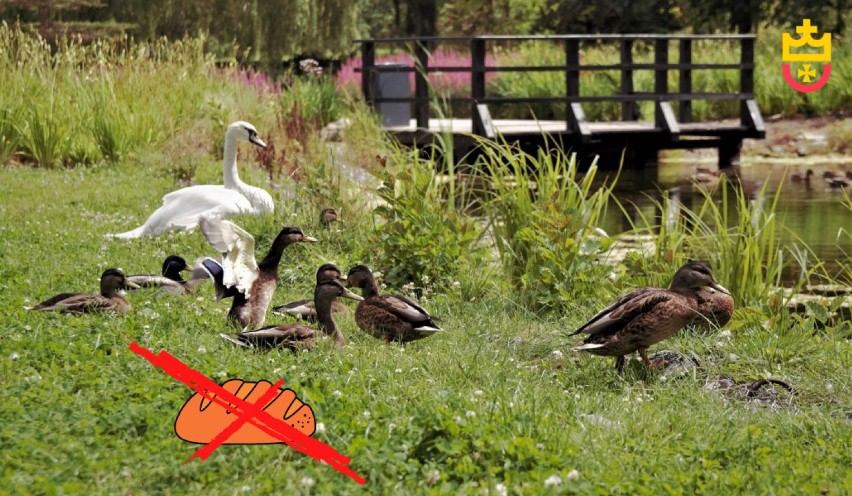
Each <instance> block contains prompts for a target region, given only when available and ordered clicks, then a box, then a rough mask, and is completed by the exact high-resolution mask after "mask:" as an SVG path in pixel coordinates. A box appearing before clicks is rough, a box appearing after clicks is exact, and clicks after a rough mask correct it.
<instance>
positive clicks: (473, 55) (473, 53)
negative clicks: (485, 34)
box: [470, 37, 486, 136]
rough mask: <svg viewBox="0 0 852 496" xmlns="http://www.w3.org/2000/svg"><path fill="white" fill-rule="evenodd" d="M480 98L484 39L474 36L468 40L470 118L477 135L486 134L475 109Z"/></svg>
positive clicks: (483, 70)
mask: <svg viewBox="0 0 852 496" xmlns="http://www.w3.org/2000/svg"><path fill="white" fill-rule="evenodd" d="M482 98H485V40H483V39H481V38H476V37H474V38H472V39H471V40H470V100H471V101H470V120H471V122H472V123H473V134H477V135H479V136H485V135H486V129H484V126H483V123H482V119H480V118H479V117H480V116H479V112H478V109H477V105H478V104H479V101H480V99H482Z"/></svg>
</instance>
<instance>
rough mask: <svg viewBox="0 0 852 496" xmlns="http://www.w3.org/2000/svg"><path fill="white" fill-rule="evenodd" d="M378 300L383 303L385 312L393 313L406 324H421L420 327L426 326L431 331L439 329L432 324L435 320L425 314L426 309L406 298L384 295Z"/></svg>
mask: <svg viewBox="0 0 852 496" xmlns="http://www.w3.org/2000/svg"><path fill="white" fill-rule="evenodd" d="M379 298H381V301H382V302H383V303H384V305H383V306H384V307H385V309H386V310H387V311H389V312H391V313H393V314H394V315H396V316H397V317H399V318H401V319H403V320H405V321H406V322H410V323H412V324H415V325H418V324H422V326H428V327H431V328H433V329H440V327H438V325H437V324H435V322H433V320H435V319H434V317H432V316H431V315H429V312H427V311H426V309H424V308H423V307H421V306H420V305H418V304H417V303H414V302H413V301H411V300H409V299H408V298H406V297H404V296H396V295H385V296H380V297H379Z"/></svg>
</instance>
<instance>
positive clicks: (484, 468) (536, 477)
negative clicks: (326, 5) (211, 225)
mask: <svg viewBox="0 0 852 496" xmlns="http://www.w3.org/2000/svg"><path fill="white" fill-rule="evenodd" d="M242 151H243V153H245V149H243V150H242ZM247 162H248V160H243V163H244V164H245V163H247ZM150 163H156V161H155V160H153V159H151V160H150V161H142V162H140V163H136V164H133V165H130V164H119V165H117V166H115V167H111V168H89V169H74V170H62V169H57V170H46V169H30V168H20V167H13V168H5V169H2V170H0V185H2V186H0V199H2V202H0V214H2V216H3V218H4V219H5V220H6V222H4V225H3V227H2V230H0V253H2V259H3V263H2V266H0V267H2V269H0V281H2V287H1V288H2V291H3V294H4V298H3V300H2V310H3V314H4V315H5V316H6V317H5V318H4V319H3V323H2V338H0V349H2V353H0V382H2V389H0V390H2V393H0V399H2V401H3V404H4V408H3V410H2V413H0V420H2V425H3V428H2V435H0V446H2V447H3V449H2V455H0V459H2V461H3V463H2V466H3V471H2V473H0V488H2V489H0V492H9V493H14V494H42V493H75V492H84V493H92V492H94V493H101V494H116V493H130V492H132V493H134V494H153V493H166V494H183V493H190V492H201V491H204V492H207V493H210V494H235V493H239V492H241V491H242V490H243V488H244V487H248V488H250V489H251V493H253V494H271V493H273V492H275V491H279V492H280V491H281V490H282V488H286V489H288V490H289V491H291V492H294V493H297V494H309V493H310V494H314V493H318V494H330V493H334V494H338V493H342V494H350V493H352V494H354V493H363V492H364V491H367V492H369V493H370V494H399V493H409V494H410V493H434V494H439V493H463V494H482V493H483V488H490V490H491V491H492V493H494V491H495V490H496V489H497V485H498V484H503V485H504V487H506V488H507V489H508V492H509V494H542V493H545V494H549V493H559V494H574V493H577V494H659V493H661V492H667V493H684V494H694V493H699V492H703V493H707V494H722V493H737V492H748V493H753V494H764V493H768V492H772V493H774V494H804V493H816V492H819V491H821V490H823V489H828V490H829V491H830V494H841V493H842V492H843V490H844V489H843V488H844V487H849V485H850V483H852V480H850V474H849V471H848V466H849V465H850V463H852V456H850V453H852V427H850V423H849V422H850V421H849V418H850V414H852V402H850V388H852V380H851V379H850V376H849V374H847V373H845V372H844V371H847V370H849V367H850V366H852V356H850V345H849V342H848V337H849V334H848V327H847V331H845V332H846V334H843V332H842V328H834V329H831V328H830V329H828V330H814V329H813V327H812V323H811V324H808V322H802V321H799V320H796V319H790V318H785V319H767V318H766V317H764V314H763V313H761V312H760V310H759V309H745V310H743V311H741V312H740V313H738V315H739V317H738V322H740V324H739V325H738V327H736V328H735V329H734V330H733V332H732V335H731V336H730V338H728V339H726V338H719V337H718V336H698V335H692V334H688V333H687V334H684V335H681V336H679V337H677V338H675V339H672V340H669V341H668V342H666V343H665V344H663V345H661V346H658V347H655V349H661V348H667V349H675V350H679V351H682V352H694V353H696V354H697V355H698V356H699V357H700V358H701V360H702V362H703V364H704V368H703V369H702V370H701V371H699V372H697V373H695V374H694V375H691V376H687V377H684V378H681V379H676V380H674V379H669V380H662V379H661V378H660V377H659V376H658V375H654V374H652V375H649V376H646V374H645V372H644V370H643V368H642V367H641V366H640V365H639V364H638V363H635V362H634V363H630V364H629V366H628V367H627V370H626V371H625V374H624V376H622V377H619V376H617V375H616V374H615V373H614V370H613V369H612V363H611V361H609V360H605V359H602V358H599V357H592V356H588V355H576V354H572V353H570V352H568V351H567V347H568V346H569V345H571V344H574V343H576V342H577V341H578V340H576V339H574V338H571V339H568V338H566V336H565V334H566V332H567V331H570V330H572V329H574V328H576V327H577V326H578V325H579V324H580V323H582V322H583V321H584V320H585V319H587V318H588V317H590V316H591V314H592V313H593V312H594V311H595V308H596V307H600V306H601V305H603V304H605V303H606V301H607V300H608V299H609V297H610V296H609V290H607V289H606V288H605V287H600V289H599V291H598V297H597V299H596V301H595V305H594V306H590V305H585V304H580V303H577V302H573V303H572V302H567V310H566V311H565V312H564V313H562V314H559V315H556V314H546V315H545V316H544V317H542V318H532V317H530V315H529V314H527V313H525V312H519V311H517V309H516V308H515V307H514V306H513V305H511V304H509V303H508V301H510V300H511V299H512V296H511V294H507V293H505V292H504V291H503V290H501V289H499V287H497V286H491V287H489V288H486V291H483V292H481V293H480V295H479V296H478V297H476V298H474V299H473V301H470V300H471V298H469V297H467V296H463V292H462V291H461V290H460V289H453V288H450V289H448V290H447V291H446V292H440V293H438V294H436V295H432V296H431V297H430V299H429V300H428V301H426V302H424V305H425V306H427V307H428V308H429V309H430V310H432V311H433V312H434V313H436V314H438V315H440V316H441V317H443V319H444V320H443V324H444V327H445V328H446V330H447V332H446V333H444V334H442V335H438V336H435V337H432V338H429V339H426V340H423V341H419V342H416V343H412V344H410V345H409V346H406V347H405V348H402V347H399V346H395V345H391V346H388V345H384V344H381V343H380V342H378V341H376V340H375V339H373V338H371V337H369V336H366V335H365V334H363V333H361V332H360V331H358V330H357V328H356V327H355V325H354V322H353V321H352V319H351V316H350V317H347V318H340V319H338V320H339V324H340V326H341V327H342V329H343V331H344V333H345V334H346V336H347V341H348V345H347V346H346V348H345V349H344V350H342V351H334V350H333V349H331V348H330V347H326V346H321V347H320V348H318V349H316V350H314V351H311V352H302V353H298V354H293V353H289V352H285V351H271V352H266V353H262V352H260V353H259V352H252V351H245V350H242V349H236V348H235V347H232V346H231V345H229V343H226V342H225V341H223V340H221V339H220V338H218V337H217V334H218V333H219V332H229V331H230V330H231V328H230V327H229V326H228V325H227V324H226V323H225V313H226V311H227V303H224V302H219V303H217V302H216V301H215V300H214V299H213V298H212V289H211V288H210V287H209V286H206V287H202V288H201V290H200V292H199V294H198V295H197V296H191V297H186V298H179V297H172V296H170V295H165V294H159V293H157V292H150V291H148V292H145V291H140V292H133V293H131V294H130V295H129V299H130V300H131V302H132V303H133V305H134V307H135V311H134V312H133V313H131V314H129V315H127V316H124V317H103V316H82V317H63V316H60V315H55V314H41V313H27V312H25V311H23V310H22V306H23V305H25V304H28V303H30V304H31V303H34V302H36V301H37V300H39V299H40V298H45V297H47V296H50V295H52V294H54V293H56V292H59V291H68V290H94V288H95V287H96V286H97V277H98V276H99V274H100V272H101V271H102V270H104V269H105V268H107V267H111V266H120V267H123V268H124V269H125V270H126V271H127V272H128V273H130V272H134V273H142V272H156V271H157V270H158V269H159V266H160V264H161V261H162V258H164V257H165V255H167V254H170V253H178V254H181V255H183V256H185V257H188V258H192V257H196V256H201V255H212V254H213V253H212V250H211V249H210V247H209V246H207V244H206V242H205V241H204V239H203V238H202V236H201V235H200V234H199V233H190V234H184V235H180V234H172V235H166V236H162V237H159V238H154V239H143V240H134V241H130V242H117V241H105V240H103V238H102V234H103V233H106V232H116V231H118V230H121V229H125V228H129V227H133V226H135V225H137V223H139V222H140V221H142V220H144V218H145V216H146V215H147V214H148V213H149V212H150V211H151V210H152V209H153V208H154V207H156V206H157V205H158V204H159V198H160V196H161V195H162V194H164V193H166V192H168V191H170V190H172V189H173V188H174V187H175V183H174V182H173V179H172V177H171V176H170V175H169V174H168V173H167V172H163V171H162V170H161V167H160V166H157V165H149V164H150ZM218 168H219V164H218V163H217V162H216V161H214V160H206V161H203V162H202V163H201V164H200V165H199V168H198V171H197V178H198V180H199V182H208V181H209V182H214V181H216V178H217V175H218V174H219V172H218ZM244 171H246V173H245V174H244V176H245V177H246V180H247V181H248V182H250V183H252V184H262V183H263V178H264V174H263V173H262V172H260V171H258V170H252V169H247V168H244ZM71 184H73V185H75V186H74V187H73V188H70V187H69V185H71ZM60 190H61V191H63V194H62V195H56V192H57V191H60ZM276 195H277V197H278V200H279V203H278V208H277V210H276V213H275V215H274V216H269V217H264V218H253V217H252V218H244V219H238V222H239V223H240V224H241V225H243V226H244V227H246V229H248V230H249V231H250V232H252V233H255V236H256V238H257V243H258V247H259V250H260V251H263V250H265V249H266V248H267V247H268V246H269V243H270V242H271V239H272V237H273V236H274V234H275V232H276V231H277V229H279V228H280V226H281V225H285V224H296V225H300V226H301V227H302V228H303V229H304V230H305V231H306V232H308V233H310V234H312V235H314V236H317V237H319V239H320V243H318V244H317V245H315V246H310V247H303V246H298V247H295V248H291V249H289V250H288V251H287V252H285V257H284V260H283V265H282V268H283V270H282V285H281V287H280V288H279V291H278V293H277V294H276V298H275V301H276V302H284V301H288V300H289V299H291V298H295V297H301V296H303V295H306V294H309V293H310V287H311V280H312V278H313V270H314V268H315V267H316V266H318V265H319V264H320V263H321V262H325V261H336V262H337V263H339V264H340V265H341V266H342V267H343V268H344V269H347V268H348V267H349V266H351V265H352V264H353V263H356V262H361V261H363V262H366V263H368V264H373V265H376V264H380V263H381V260H382V259H383V258H384V257H385V256H386V255H385V254H383V253H381V252H376V251H375V250H371V247H370V246H362V245H363V241H362V240H363V239H364V238H363V234H364V233H365V231H369V229H371V228H370V227H369V226H370V223H369V221H365V220H364V218H363V217H359V216H358V215H355V211H354V210H350V212H351V213H350V214H349V215H348V216H349V220H351V221H352V222H344V223H341V224H340V229H341V231H340V232H326V231H323V230H321V229H319V226H318V225H317V221H316V217H317V214H318V210H314V209H313V207H312V206H310V205H309V204H305V203H302V202H298V201H296V202H294V201H292V200H282V199H281V195H280V193H276ZM353 209H354V207H353ZM356 257H357V258H356ZM460 277H461V278H462V279H463V280H465V281H467V279H471V278H474V277H475V274H470V275H464V274H463V275H461V276H460ZM587 284H591V283H587ZM607 285H608V284H604V285H603V286H607ZM199 297H200V299H198V298H199ZM270 320H271V321H278V320H281V319H276V318H271V319H270ZM131 341H137V342H139V344H141V345H142V346H145V347H147V348H149V349H152V350H154V351H155V352H157V351H160V350H162V349H165V350H167V351H169V352H170V353H172V354H173V355H175V356H177V357H178V358H180V359H181V360H183V361H184V362H186V363H187V364H188V365H189V366H191V367H193V368H195V369H197V370H199V371H201V372H203V373H204V374H206V375H208V376H212V377H213V378H214V379H216V380H218V381H224V380H226V379H228V378H233V377H238V378H241V379H245V380H259V379H267V380H275V379H276V378H278V377H281V378H283V379H284V380H285V382H286V384H287V386H289V387H292V388H293V389H294V390H295V391H296V392H297V393H298V395H299V396H300V398H301V399H303V400H304V401H306V402H307V403H308V404H310V405H311V406H312V407H313V409H314V411H315V413H316V417H317V421H318V422H322V423H323V424H324V425H325V432H324V433H322V434H318V435H317V438H318V439H320V440H322V441H323V442H326V443H329V444H330V445H332V446H333V447H335V448H336V449H338V450H340V451H341V452H343V453H344V454H346V455H347V456H350V457H352V467H353V469H354V470H356V471H357V472H358V473H359V474H361V475H362V476H365V477H366V478H367V481H368V482H367V486H366V487H365V488H361V487H358V486H357V485H356V484H355V483H354V482H352V481H351V480H349V479H348V478H346V477H344V476H342V475H340V474H338V473H337V472H335V471H333V470H332V469H330V468H329V467H327V466H323V465H320V464H318V463H316V462H315V461H313V460H312V459H309V458H307V457H305V456H302V455H300V454H297V453H295V452H294V451H292V450H289V449H288V448H285V447H283V446H281V445H277V446H224V447H221V448H219V449H218V450H217V451H216V453H215V454H214V455H213V456H212V457H211V458H210V459H209V460H207V461H204V462H201V461H193V462H191V463H189V464H186V465H184V464H182V461H183V460H184V459H186V458H187V457H188V456H189V455H190V454H191V453H192V452H193V451H194V450H195V449H196V446H194V445H190V444H187V443H184V442H183V441H180V440H179V439H178V438H177V437H176V436H175V435H174V432H173V425H174V418H175V416H176V415H177V412H178V410H179V409H180V407H181V406H182V405H183V403H184V402H185V401H186V399H187V398H188V397H189V396H190V392H189V390H188V389H187V388H186V387H184V386H182V385H180V384H178V383H177V382H176V381H174V380H172V379H171V378H169V377H168V376H166V375H165V374H164V373H162V372H161V371H159V370H155V369H154V368H153V367H152V366H150V365H149V364H148V363H147V362H145V361H144V360H142V359H141V358H139V357H138V356H136V355H135V354H133V353H131V352H130V351H129V350H128V348H127V347H128V345H129V344H130V342H131ZM554 351H561V352H562V353H563V357H562V358H560V357H558V356H557V355H555V354H554ZM734 355H736V356H737V357H738V358H737V359H736V360H733V361H732V357H733V356H734ZM13 356H14V357H16V359H14V360H13V359H12V357H13ZM723 375H731V376H733V377H735V378H736V379H738V380H741V381H744V380H747V379H756V378H759V377H763V376H765V375H771V376H773V377H778V378H783V379H785V380H788V381H790V382H791V383H792V384H794V385H795V386H796V387H797V388H798V389H799V391H800V395H799V397H798V398H796V399H794V400H793V402H792V404H785V403H782V404H780V405H778V406H776V407H770V406H765V405H763V404H760V403H758V402H754V401H747V400H745V399H744V398H743V397H741V396H731V397H727V396H718V395H715V394H713V393H709V392H707V391H705V381H707V380H712V379H714V378H718V377H720V376H723ZM338 391H339V394H338V393H337V392H338ZM815 464H818V466H819V470H814V465H815ZM573 470H576V471H577V473H578V474H579V477H578V478H577V480H571V478H570V477H569V474H570V473H571V472H572V471H573ZM553 475H557V476H558V477H560V478H561V480H562V483H561V485H558V486H546V485H545V481H546V480H548V478H550V477H552V476H553ZM306 478H310V479H311V480H313V481H314V484H315V485H314V486H312V487H307V486H305V485H304V484H303V482H302V481H303V480H307V479H306Z"/></svg>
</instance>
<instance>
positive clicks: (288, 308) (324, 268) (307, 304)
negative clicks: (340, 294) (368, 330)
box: [272, 264, 349, 320]
mask: <svg viewBox="0 0 852 496" xmlns="http://www.w3.org/2000/svg"><path fill="white" fill-rule="evenodd" d="M323 279H336V280H338V281H341V282H346V278H345V277H343V273H342V272H340V269H338V268H337V267H336V266H335V265H334V264H322V265H320V268H319V269H317V284H319V282H320V281H322V280H323ZM331 312H332V313H337V314H345V313H348V312H349V309H348V308H346V305H344V304H343V303H340V302H339V301H337V300H334V301H332V302H331ZM272 313H274V314H276V315H289V316H293V317H301V318H302V320H317V311H316V306H315V304H314V300H296V301H291V302H290V303H285V304H283V305H279V306H277V307H272Z"/></svg>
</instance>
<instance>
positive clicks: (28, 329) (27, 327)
mask: <svg viewBox="0 0 852 496" xmlns="http://www.w3.org/2000/svg"><path fill="white" fill-rule="evenodd" d="M24 330H25V331H32V330H33V328H32V326H29V325H25V326H24Z"/></svg>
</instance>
